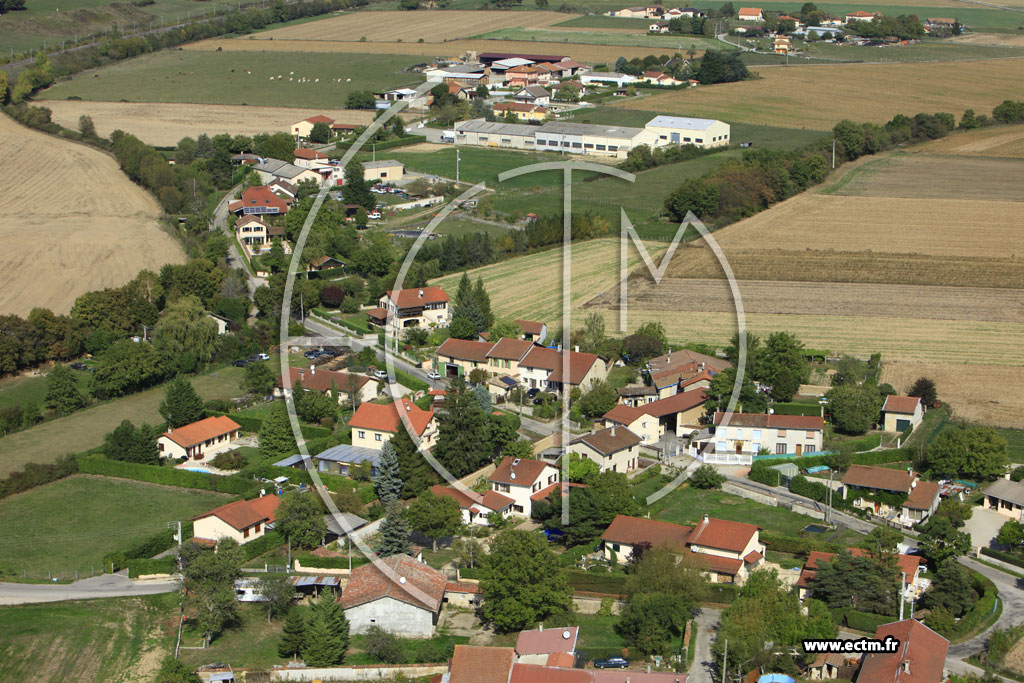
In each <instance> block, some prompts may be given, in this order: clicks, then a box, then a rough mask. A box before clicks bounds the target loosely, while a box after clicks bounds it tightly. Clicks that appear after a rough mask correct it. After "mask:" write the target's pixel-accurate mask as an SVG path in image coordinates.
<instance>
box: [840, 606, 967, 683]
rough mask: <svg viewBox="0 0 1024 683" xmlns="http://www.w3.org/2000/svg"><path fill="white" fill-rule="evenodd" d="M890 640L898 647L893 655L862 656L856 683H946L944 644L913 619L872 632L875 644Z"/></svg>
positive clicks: (871, 654) (937, 636)
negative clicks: (897, 644)
mask: <svg viewBox="0 0 1024 683" xmlns="http://www.w3.org/2000/svg"><path fill="white" fill-rule="evenodd" d="M890 637H891V638H894V639H895V640H896V641H897V642H898V643H899V647H898V649H897V650H896V652H884V653H882V652H872V653H870V654H866V655H864V661H863V662H862V663H861V665H860V672H859V673H858V674H857V681H858V683H873V681H894V682H895V683H940V682H941V681H944V680H946V674H945V671H944V670H945V666H946V654H947V652H948V651H949V641H948V640H946V639H945V638H943V637H942V636H940V635H939V634H938V633H936V632H935V631H933V630H931V629H930V628H928V627H927V626H925V625H924V624H922V623H921V622H920V621H918V620H917V619H905V620H903V621H897V622H894V623H892V624H885V625H883V626H879V627H878V628H877V629H875V638H876V639H877V640H885V639H886V638H890Z"/></svg>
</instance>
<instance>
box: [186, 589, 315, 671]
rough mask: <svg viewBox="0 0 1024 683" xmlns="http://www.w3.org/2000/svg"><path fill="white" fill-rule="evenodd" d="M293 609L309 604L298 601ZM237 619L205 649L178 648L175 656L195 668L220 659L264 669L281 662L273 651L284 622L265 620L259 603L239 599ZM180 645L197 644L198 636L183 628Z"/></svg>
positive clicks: (264, 611) (265, 617) (305, 608)
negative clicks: (299, 603) (234, 623)
mask: <svg viewBox="0 0 1024 683" xmlns="http://www.w3.org/2000/svg"><path fill="white" fill-rule="evenodd" d="M293 609H298V610H301V611H303V612H306V611H307V610H308V609H309V608H308V607H306V606H304V605H299V606H297V607H294V608H293ZM238 614H239V623H238V624H236V625H234V626H232V627H230V628H228V629H227V630H225V631H224V632H223V633H221V634H220V635H219V636H217V637H216V638H215V639H214V640H213V642H212V643H210V647H209V648H207V649H205V650H184V649H183V650H182V651H181V654H180V655H179V658H180V659H181V661H182V662H184V663H185V665H186V666H188V667H190V668H195V667H198V666H202V665H203V664H209V663H210V662H224V663H225V664H230V665H231V666H233V667H235V668H238V667H248V668H249V669H254V670H256V671H261V670H263V671H265V670H268V669H270V668H272V667H273V666H274V665H277V664H283V663H284V662H285V660H284V659H282V658H281V657H280V656H278V654H277V643H278V641H279V640H280V639H281V633H282V629H283V626H284V622H283V621H282V620H279V619H274V620H273V621H272V622H271V623H269V624H268V623H267V612H266V610H265V609H264V608H263V606H262V605H257V604H255V603H251V602H250V603H245V602H243V603H240V604H239V605H238ZM181 642H182V645H190V646H195V645H201V644H202V637H201V636H200V635H199V634H197V633H195V632H193V631H192V630H191V629H188V628H186V629H185V631H184V633H183V635H182V641H181Z"/></svg>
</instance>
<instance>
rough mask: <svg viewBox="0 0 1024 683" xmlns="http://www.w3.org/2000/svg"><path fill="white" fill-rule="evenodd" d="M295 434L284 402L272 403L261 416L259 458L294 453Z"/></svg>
mask: <svg viewBox="0 0 1024 683" xmlns="http://www.w3.org/2000/svg"><path fill="white" fill-rule="evenodd" d="M295 450H296V445H295V436H294V435H293V434H292V425H291V422H290V421H289V420H288V412H287V410H286V409H285V407H284V403H278V404H276V405H274V406H273V407H272V408H271V409H270V410H269V411H268V412H267V416H266V417H265V418H263V424H262V425H261V426H260V433H259V451H260V457H261V458H275V457H282V456H287V455H292V454H294V453H295Z"/></svg>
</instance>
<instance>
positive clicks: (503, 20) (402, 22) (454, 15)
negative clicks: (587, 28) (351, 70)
mask: <svg viewBox="0 0 1024 683" xmlns="http://www.w3.org/2000/svg"><path fill="white" fill-rule="evenodd" d="M567 18H570V17H567V16H566V15H564V14H561V13H559V12H540V11H527V12H486V13H484V12H477V11H464V10H448V11H444V12H353V13H351V14H343V15H341V16H336V17H331V18H329V19H319V20H317V21H310V22H305V23H301V24H294V25H292V26H285V27H282V28H275V29H271V30H269V31H261V32H259V33H254V34H252V37H253V39H254V40H275V41H276V40H331V41H342V42H352V41H358V40H359V39H360V38H362V37H364V36H365V37H366V42H374V43H394V42H397V41H399V40H401V41H403V42H405V41H408V42H413V43H414V42H416V41H417V40H419V39H420V38H422V39H423V41H424V42H427V43H443V42H446V41H449V40H454V39H456V38H468V37H470V36H475V35H477V34H478V33H483V32H484V31H495V30H498V29H503V28H526V29H529V28H544V27H546V26H551V25H553V24H557V23H559V22H562V21H565V20H566V19H567Z"/></svg>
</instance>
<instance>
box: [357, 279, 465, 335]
mask: <svg viewBox="0 0 1024 683" xmlns="http://www.w3.org/2000/svg"><path fill="white" fill-rule="evenodd" d="M450 301H451V297H449V296H448V293H447V292H445V291H444V289H442V288H441V287H419V288H416V287H414V288H412V289H399V290H394V289H393V290H389V291H387V292H385V293H384V295H383V296H381V298H380V300H379V301H378V302H377V307H376V308H371V309H370V310H368V311H367V312H366V314H367V315H368V316H369V318H370V322H371V323H373V324H374V325H377V326H379V327H381V328H384V329H386V330H387V332H389V333H392V334H395V333H397V334H399V335H401V332H402V330H406V329H409V328H412V327H423V328H427V329H432V328H435V327H448V323H449V322H450V321H451V317H452V314H451V308H450V307H449V302H450Z"/></svg>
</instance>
